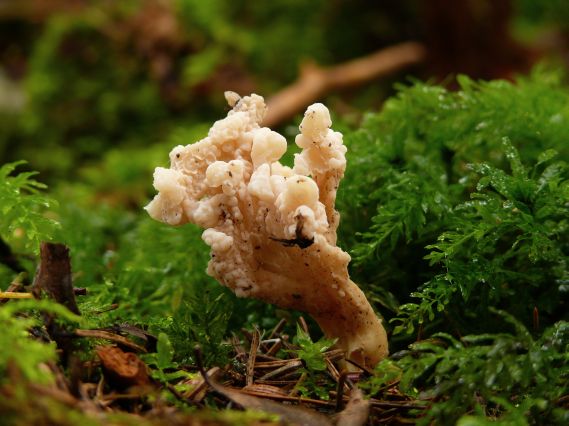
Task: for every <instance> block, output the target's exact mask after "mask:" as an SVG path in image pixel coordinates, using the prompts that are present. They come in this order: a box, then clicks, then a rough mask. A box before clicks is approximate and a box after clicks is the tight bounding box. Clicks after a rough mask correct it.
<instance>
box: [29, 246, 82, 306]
mask: <svg viewBox="0 0 569 426" xmlns="http://www.w3.org/2000/svg"><path fill="white" fill-rule="evenodd" d="M41 290H43V291H45V292H46V293H47V294H48V296H49V297H50V298H51V299H53V300H55V301H56V302H58V303H60V304H62V305H63V306H65V307H66V308H67V309H69V310H70V311H71V312H73V313H74V314H77V315H80V312H79V308H78V307H77V302H76V301H75V292H74V290H73V283H72V280H71V259H70V258H69V249H68V248H67V246H65V245H64V244H54V243H46V242H43V243H41V246H40V264H39V267H38V271H37V273H36V276H35V278H34V292H35V293H39V292H40V291H41Z"/></svg>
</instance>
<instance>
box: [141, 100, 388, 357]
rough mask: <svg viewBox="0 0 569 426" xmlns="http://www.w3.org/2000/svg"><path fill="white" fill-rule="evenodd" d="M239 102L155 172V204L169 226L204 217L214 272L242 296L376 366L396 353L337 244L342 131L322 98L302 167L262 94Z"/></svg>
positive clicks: (304, 140) (305, 133)
mask: <svg viewBox="0 0 569 426" xmlns="http://www.w3.org/2000/svg"><path fill="white" fill-rule="evenodd" d="M225 96H226V99H227V101H228V103H229V104H230V106H232V107H233V109H232V110H231V111H229V113H228V114H227V117H226V118H224V119H222V120H219V121H217V122H215V123H214V125H213V126H212V127H211V129H210V131H209V134H208V136H207V137H206V138H205V139H202V140H200V141H198V142H196V143H194V144H190V145H187V146H177V147H175V148H174V149H173V150H172V152H171V153H170V161H171V166H170V168H169V169H166V168H161V167H158V168H156V171H155V173H154V187H155V188H156V190H157V191H158V194H157V195H156V197H155V198H154V199H153V200H152V202H151V203H150V204H149V205H148V206H147V207H146V210H147V211H148V213H149V214H150V216H152V217H153V218H154V219H157V220H159V221H162V222H165V223H168V224H170V225H181V224H184V223H187V222H191V223H195V224H197V225H199V226H201V227H203V228H205V231H204V232H203V235H202V238H203V240H204V241H205V242H206V244H207V245H209V246H210V248H211V259H210V261H209V264H208V268H207V272H208V274H209V275H211V276H212V277H214V278H215V279H217V280H218V281H219V282H220V283H221V284H222V285H224V286H227V287H229V288H230V289H231V290H233V291H234V292H235V294H236V295H237V296H239V297H253V298H257V299H260V300H263V301H265V302H268V303H272V304H275V305H278V306H280V307H283V308H289V309H296V310H299V311H303V312H306V313H308V314H310V315H311V316H312V317H313V318H314V319H315V320H316V322H317V323H318V324H319V326H320V327H321V328H322V330H323V331H324V333H325V335H326V336H327V337H330V338H337V339H338V340H337V346H338V347H340V348H342V349H343V350H344V351H345V352H346V357H347V358H348V359H350V360H352V361H354V362H357V363H359V364H361V365H364V366H368V367H371V366H374V365H375V364H376V363H377V362H378V361H379V360H381V359H383V358H384V357H386V356H387V353H388V352H387V336H386V333H385V330H384V328H383V325H382V323H381V320H380V319H379V318H378V317H377V316H376V314H375V313H374V311H373V309H372V307H371V305H370V304H369V302H368V300H367V299H366V297H365V295H364V293H363V292H362V291H361V290H360V288H359V287H358V286H357V285H356V284H354V283H353V282H352V281H351V280H350V277H349V275H348V263H349V261H350V256H349V255H348V254H347V253H345V252H344V251H342V250H341V249H340V248H339V247H337V246H336V229H337V227H338V223H339V214H338V212H337V211H336V210H335V209H334V204H335V200H336V191H337V189H338V184H339V183H340V180H341V178H342V177H343V175H344V171H345V168H346V157H345V154H346V147H345V146H344V144H343V143H342V134H341V133H338V132H334V131H332V130H331V129H330V126H331V124H332V121H331V119H330V114H329V112H328V109H327V108H326V107H325V106H324V105H322V104H314V105H312V106H310V107H309V108H308V109H307V111H306V113H305V115H304V119H303V120H302V123H301V125H300V131H301V133H300V134H299V135H298V136H297V137H296V144H297V145H298V146H299V147H300V148H302V152H301V153H299V154H296V155H295V159H294V167H292V168H291V167H287V166H284V165H282V164H281V163H280V162H279V159H280V158H281V157H282V155H283V154H284V153H285V151H286V149H287V143H286V140H285V138H284V137H283V136H281V135H280V134H278V133H276V132H274V131H272V130H270V129H268V128H266V127H261V126H260V123H262V122H263V118H264V116H265V113H266V109H267V108H266V106H265V103H264V100H263V98H262V97H261V96H258V95H254V94H253V95H251V96H246V97H244V98H240V97H239V96H238V95H237V94H235V93H233V92H226V94H225Z"/></svg>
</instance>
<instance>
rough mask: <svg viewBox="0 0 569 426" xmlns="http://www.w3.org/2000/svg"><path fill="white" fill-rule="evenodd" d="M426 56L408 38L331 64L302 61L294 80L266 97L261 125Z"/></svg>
mask: <svg viewBox="0 0 569 426" xmlns="http://www.w3.org/2000/svg"><path fill="white" fill-rule="evenodd" d="M426 56H427V51H426V49H425V47H424V46H423V45H422V44H420V43H417V42H412V41H410V42H405V43H400V44H396V45H394V46H390V47H386V48H384V49H381V50H378V51H376V52H374V53H372V54H370V55H367V56H364V57H361V58H357V59H354V60H351V61H348V62H344V63H342V64H338V65H336V66H332V67H327V68H323V67H319V66H318V65H316V64H314V63H310V64H304V65H303V66H301V69H300V76H299V77H298V79H297V80H296V81H295V82H294V83H292V84H291V85H290V86H287V87H285V88H284V89H282V90H281V91H280V92H278V93H277V94H276V95H274V96H272V97H271V98H269V99H268V101H267V106H268V112H267V115H266V117H265V119H264V120H263V126H266V127H273V126H275V125H279V124H282V123H283V122H284V121H286V120H288V119H290V118H291V117H294V115H296V114H298V113H299V112H300V111H302V110H303V109H304V108H306V107H307V106H308V105H310V104H311V103H313V102H315V101H317V100H318V99H320V98H321V97H322V96H325V95H326V94H327V93H329V92H332V91H334V90H338V89H342V88H346V87H350V86H356V85H358V84H363V83H366V82H368V81H370V80H373V79H376V78H379V77H382V76H385V75H389V74H392V73H395V72H397V71H399V70H401V69H403V68H405V67H408V66H410V65H414V64H417V63H419V62H422V61H423V60H424V59H425V58H426Z"/></svg>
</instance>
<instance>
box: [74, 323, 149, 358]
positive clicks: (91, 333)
mask: <svg viewBox="0 0 569 426" xmlns="http://www.w3.org/2000/svg"><path fill="white" fill-rule="evenodd" d="M74 336H75V337H93V338H96V339H105V340H110V341H111V342H115V343H118V344H120V345H122V346H124V347H126V348H129V349H132V350H134V351H137V352H142V353H146V352H147V351H146V348H144V347H142V346H140V345H137V344H136V343H134V342H133V341H131V340H129V339H127V338H126V337H123V336H121V335H120V334H115V333H110V332H108V331H104V330H82V329H79V328H78V329H76V330H75V332H74Z"/></svg>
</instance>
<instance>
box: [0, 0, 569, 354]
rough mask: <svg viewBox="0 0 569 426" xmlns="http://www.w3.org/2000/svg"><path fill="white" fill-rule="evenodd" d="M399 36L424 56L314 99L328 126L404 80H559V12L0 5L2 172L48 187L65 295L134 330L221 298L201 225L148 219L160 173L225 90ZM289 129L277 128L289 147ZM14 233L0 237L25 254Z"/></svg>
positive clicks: (59, 2)
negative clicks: (15, 169)
mask: <svg viewBox="0 0 569 426" xmlns="http://www.w3.org/2000/svg"><path fill="white" fill-rule="evenodd" d="M405 41H416V42H418V43H421V44H422V45H423V46H424V47H425V49H426V51H427V57H426V58H425V59H424V60H423V61H422V62H421V63H419V64H416V65H414V66H411V67H406V68H404V69H401V70H399V71H397V72H394V73H392V74H391V75H389V76H386V77H383V78H380V79H375V80H370V81H367V82H366V83H365V84H362V85H360V86H357V87H351V88H349V89H344V90H339V91H334V92H329V93H326V94H325V95H324V96H323V97H322V99H321V101H323V102H325V103H326V104H327V105H328V106H329V107H330V109H331V111H333V113H334V115H335V128H337V129H340V130H346V131H350V130H351V129H355V128H357V127H358V126H359V124H360V121H361V119H362V117H363V115H364V113H365V112H366V111H377V110H379V109H380V108H381V106H382V104H383V102H384V100H385V99H387V98H388V97H389V96H391V95H393V94H394V93H395V91H394V88H393V87H394V84H395V83H396V82H408V81H410V80H412V79H419V80H428V81H432V82H436V83H442V84H443V85H445V86H447V87H448V88H450V89H455V88H457V83H456V79H455V77H456V76H457V75H459V74H466V75H468V76H470V77H472V78H473V79H499V78H504V79H513V78H514V77H515V76H516V75H520V74H525V73H529V72H530V70H531V69H532V68H533V67H534V66H535V64H538V63H542V62H546V63H549V64H552V65H554V66H555V67H556V68H558V69H562V70H564V69H566V68H567V64H569V3H568V2H566V1H563V0H542V1H533V0H499V1H497V0H464V1H461V2H456V1H454V0H384V1H376V2H372V1H366V0H272V1H266V2H259V1H256V2H254V1H243V0H231V1H229V0H207V1H204V0H139V1H135V0H121V1H113V0H99V1H87V0H35V1H32V0H3V1H1V2H0V164H3V163H7V162H12V161H16V160H25V161H27V164H26V165H24V166H20V168H19V170H25V169H29V170H37V171H39V176H38V177H37V179H38V180H39V181H41V182H45V183H47V184H48V186H49V195H50V197H52V198H53V199H54V200H55V201H57V202H58V207H56V208H52V209H51V210H50V213H49V214H50V215H52V216H53V218H54V219H56V220H58V221H59V222H60V223H61V227H60V228H59V231H57V232H58V234H57V235H56V239H57V240H60V241H63V242H65V243H66V244H68V245H69V246H70V247H71V251H72V257H73V268H74V272H75V283H76V285H78V286H87V287H89V288H90V291H91V293H90V294H91V295H93V296H94V297H93V298H90V299H88V301H87V302H86V304H87V305H88V304H91V305H92V307H93V310H96V309H100V306H101V305H104V304H105V303H108V304H111V303H114V302H117V300H118V301H121V302H122V303H121V305H120V306H121V307H120V308H119V309H118V310H114V311H113V312H112V314H110V315H112V316H114V317H116V318H123V319H124V318H125V317H128V318H130V320H132V321H136V318H137V317H143V316H145V315H156V316H164V315H166V314H175V313H177V312H182V313H183V312H191V311H189V310H182V311H180V310H179V308H180V306H181V305H182V304H183V303H186V302H185V301H187V300H188V298H190V299H191V298H192V297H193V298H194V299H195V298H198V299H199V298H205V297H211V298H212V300H216V297H217V294H218V293H219V292H220V291H222V290H220V289H219V286H209V287H206V288H208V289H211V291H212V292H213V295H211V296H207V295H204V293H203V292H200V291H198V292H196V291H195V289H199V288H203V282H206V281H207V282H210V283H211V281H212V280H211V279H210V278H208V277H206V276H205V274H204V272H203V270H204V268H205V263H206V259H207V250H205V249H204V246H203V245H202V244H201V241H200V239H199V230H197V229H195V228H193V227H191V226H189V227H184V228H183V230H182V231H180V230H178V229H172V228H168V227H166V226H164V225H162V224H158V223H155V222H152V221H151V220H150V219H148V218H147V217H146V215H145V213H144V212H143V211H142V210H141V208H142V206H143V205H144V204H146V203H147V202H148V201H149V200H150V199H151V197H152V196H153V193H154V191H153V189H152V186H151V183H152V171H153V169H154V167H156V166H157V165H166V164H167V161H168V156H167V154H168V152H169V151H170V149H171V148H172V147H173V146H174V145H177V144H189V143H192V142H194V141H196V140H198V139H200V138H202V137H203V136H205V135H206V133H207V129H208V128H209V127H210V125H211V123H212V122H213V121H214V120H217V119H219V118H221V117H222V116H224V115H225V112H226V111H227V106H226V104H225V100H224V98H223V92H224V91H225V90H233V91H236V92H238V93H240V94H248V93H251V92H256V93H258V94H261V95H263V96H266V97H270V96H271V95H273V94H275V93H277V92H278V91H279V90H281V89H283V88H284V87H287V85H290V84H291V83H292V82H293V81H294V80H295V79H296V78H297V76H298V73H299V68H300V67H301V66H302V64H306V63H310V62H314V63H317V64H319V65H320V66H323V67H326V66H334V65H336V64H340V63H343V62H345V61H349V60H351V59H356V58H359V57H362V56H365V55H369V54H371V53H373V52H375V51H377V50H379V49H382V48H385V47H389V46H393V45H396V44H398V43H401V42H405ZM300 113H301V111H299V114H300ZM297 123H298V117H297V118H296V119H293V120H291V121H289V122H281V123H280V124H279V125H278V130H279V131H281V132H283V133H284V134H285V135H286V136H287V137H289V140H291V141H292V135H294V134H295V132H296V129H295V125H296V124H297ZM17 237H18V236H17V235H3V238H4V239H7V240H8V242H9V243H10V244H11V245H12V247H13V249H14V250H16V251H17V252H23V253H25V252H26V249H25V247H24V246H23V245H21V244H20V245H18V244H19V243H18V238H17ZM351 237H353V235H352V236H351ZM348 239H349V236H348ZM349 243H351V242H346V241H345V240H344V241H342V244H345V245H350V244H349ZM347 248H350V247H347ZM23 259H24V261H25V259H26V258H25V257H24V258H23ZM27 267H28V269H29V270H30V271H31V270H32V268H33V261H32V260H31V258H30V264H29V265H28V266H27ZM1 268H4V269H0V274H2V276H3V277H4V276H6V277H8V276H11V273H12V271H9V270H8V269H7V268H5V267H4V266H1ZM7 279H8V278H7ZM8 282H9V281H8ZM190 283H191V284H190ZM227 297H231V296H229V295H228V296H227ZM194 299H191V300H194ZM196 300H197V299H196ZM200 300H201V299H199V300H197V302H196V301H195V300H194V302H192V303H194V305H195V306H194V308H195V307H196V306H202V305H201V302H200ZM127 301H128V303H125V302H127ZM235 303H237V302H235ZM239 303H254V302H239ZM82 309H83V310H84V311H88V309H89V306H83V308H82ZM267 309H269V310H270V309H273V308H266V307H264V308H262V309H261V310H260V311H258V310H257V311H255V310H251V309H244V310H240V309H237V308H236V312H237V314H235V315H241V314H239V312H247V315H249V317H247V318H245V317H241V318H240V321H241V322H245V321H249V320H251V321H253V320H257V321H259V322H261V323H263V321H268V323H267V324H266V325H267V326H268V325H271V323H270V318H271V316H273V315H272V314H271V315H264V314H263V312H266V310H267ZM126 311H128V314H127V313H126ZM255 312H261V313H255ZM133 315H134V317H133ZM255 315H257V317H255ZM170 320H172V319H171V318H170ZM186 320H188V319H186ZM190 320H191V319H190ZM101 321H103V320H101ZM214 343H215V342H214Z"/></svg>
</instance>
